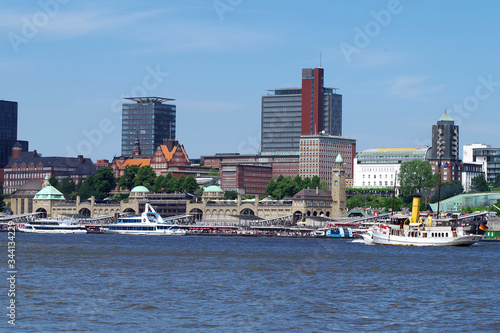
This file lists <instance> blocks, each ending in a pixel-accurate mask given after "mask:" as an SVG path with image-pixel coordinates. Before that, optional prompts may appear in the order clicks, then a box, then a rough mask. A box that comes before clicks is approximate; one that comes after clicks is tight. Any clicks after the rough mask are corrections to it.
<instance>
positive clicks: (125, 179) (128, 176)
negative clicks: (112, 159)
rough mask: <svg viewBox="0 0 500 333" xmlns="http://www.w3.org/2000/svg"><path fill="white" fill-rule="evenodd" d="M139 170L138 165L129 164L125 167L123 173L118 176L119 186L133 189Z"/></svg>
mask: <svg viewBox="0 0 500 333" xmlns="http://www.w3.org/2000/svg"><path fill="white" fill-rule="evenodd" d="M138 171H139V167H138V166H137V165H129V166H127V167H125V169H123V175H122V176H120V177H119V178H118V186H120V187H121V188H123V189H127V190H129V191H130V190H131V189H133V188H134V179H135V176H136V175H137V172H138Z"/></svg>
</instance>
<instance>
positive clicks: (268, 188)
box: [265, 178, 276, 196]
mask: <svg viewBox="0 0 500 333" xmlns="http://www.w3.org/2000/svg"><path fill="white" fill-rule="evenodd" d="M275 189H276V182H275V181H274V180H273V179H272V178H271V180H270V181H269V183H267V186H266V190H265V192H266V194H267V195H269V196H272V195H273V192H274V190H275Z"/></svg>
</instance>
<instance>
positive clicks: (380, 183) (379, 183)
mask: <svg viewBox="0 0 500 333" xmlns="http://www.w3.org/2000/svg"><path fill="white" fill-rule="evenodd" d="M365 185H366V184H365V182H363V186H365ZM390 185H391V186H393V185H394V181H393V180H391V182H390ZM368 186H372V184H371V182H370V181H368ZM373 186H377V182H376V181H374V182H373ZM378 186H389V182H388V181H387V180H386V181H385V182H384V184H382V181H379V182H378Z"/></svg>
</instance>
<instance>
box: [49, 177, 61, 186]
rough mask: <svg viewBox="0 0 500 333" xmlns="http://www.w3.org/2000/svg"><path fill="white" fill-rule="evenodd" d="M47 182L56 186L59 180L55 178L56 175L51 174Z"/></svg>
mask: <svg viewBox="0 0 500 333" xmlns="http://www.w3.org/2000/svg"><path fill="white" fill-rule="evenodd" d="M49 184H50V185H51V186H54V187H55V188H57V186H58V185H59V181H58V180H57V178H56V177H54V176H52V177H50V178H49Z"/></svg>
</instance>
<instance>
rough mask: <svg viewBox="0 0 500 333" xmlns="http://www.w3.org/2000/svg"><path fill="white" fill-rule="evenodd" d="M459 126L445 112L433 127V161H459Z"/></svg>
mask: <svg viewBox="0 0 500 333" xmlns="http://www.w3.org/2000/svg"><path fill="white" fill-rule="evenodd" d="M458 153H459V147H458V126H456V125H455V122H454V121H453V119H452V118H451V117H450V116H449V115H448V113H446V111H445V112H444V115H443V116H442V117H441V118H440V119H439V120H438V122H437V124H436V125H432V151H431V159H443V160H458V159H459V156H458Z"/></svg>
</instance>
